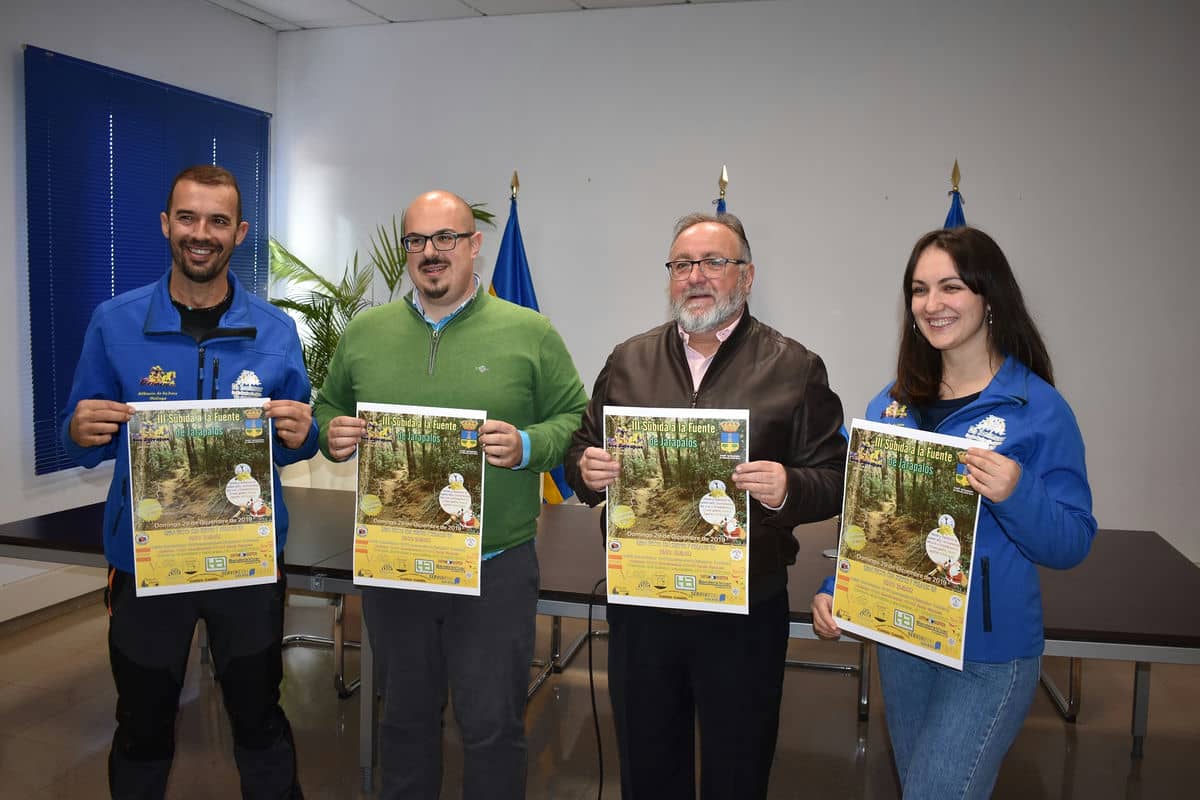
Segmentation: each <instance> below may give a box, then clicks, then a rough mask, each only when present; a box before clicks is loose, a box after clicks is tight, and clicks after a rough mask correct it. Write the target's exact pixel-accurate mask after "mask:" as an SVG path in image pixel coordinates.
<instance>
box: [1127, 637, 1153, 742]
mask: <svg viewBox="0 0 1200 800" xmlns="http://www.w3.org/2000/svg"><path fill="white" fill-rule="evenodd" d="M1149 717H1150V662H1148V661H1137V662H1135V663H1134V665H1133V724H1132V726H1131V728H1132V733H1133V752H1132V753H1130V754H1129V757H1130V758H1141V757H1142V755H1143V752H1144V748H1145V742H1146V723H1147V721H1148V719H1149Z"/></svg>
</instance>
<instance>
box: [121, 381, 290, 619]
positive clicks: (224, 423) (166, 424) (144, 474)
mask: <svg viewBox="0 0 1200 800" xmlns="http://www.w3.org/2000/svg"><path fill="white" fill-rule="evenodd" d="M130 405H132V406H133V408H134V410H135V411H134V415H133V417H132V418H131V419H130V420H129V423H128V425H126V436H127V438H128V445H129V486H130V495H131V499H132V502H133V507H132V512H133V513H132V514H131V515H130V516H131V517H132V518H133V531H132V535H133V560H134V578H135V580H136V586H137V593H138V595H139V596H140V595H156V594H174V593H178V592H191V591H196V590H200V589H223V588H226V587H230V586H247V585H251V584H259V583H274V582H275V579H276V565H275V513H274V509H275V497H274V488H273V487H274V484H273V480H272V476H273V473H272V467H271V446H272V445H271V435H270V425H269V423H268V420H267V418H266V416H265V414H264V412H263V408H262V400H190V401H180V402H147V403H131V404H130Z"/></svg>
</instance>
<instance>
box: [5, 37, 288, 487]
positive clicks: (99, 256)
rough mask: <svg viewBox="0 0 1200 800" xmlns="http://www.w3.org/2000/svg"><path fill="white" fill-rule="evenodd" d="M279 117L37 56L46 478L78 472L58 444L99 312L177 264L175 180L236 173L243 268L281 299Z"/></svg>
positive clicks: (30, 100) (33, 301)
mask: <svg viewBox="0 0 1200 800" xmlns="http://www.w3.org/2000/svg"><path fill="white" fill-rule="evenodd" d="M269 125H270V115H269V114H267V113H265V112H263V111H257V110H255V109H252V108H247V107H245V106H239V105H236V104H234V103H229V102H227V101H224V100H220V99H218V98H215V97H209V96H207V95H203V94H198V93H196V92H191V91H187V90H186V89H180V88H178V87H175V86H170V85H169V84H165V83H159V82H158V81H152V80H149V79H147V78H142V77H139V76H137V75H131V74H129V73H126V72H120V71H118V70H115V69H110V68H108V67H104V66H101V65H99V64H92V63H90V62H87V61H81V60H79V59H77V58H71V57H70V56H65V55H62V54H61V53H54V52H51V51H49V50H43V49H41V48H38V47H33V46H32V45H27V46H26V47H25V170H26V181H27V187H26V192H27V197H28V219H29V222H28V224H29V312H30V335H31V340H32V353H31V357H32V360H33V415H34V456H35V465H34V469H35V472H36V473H37V474H39V475H41V474H44V473H47V472H53V471H55V470H60V469H65V468H66V467H70V466H72V464H71V461H70V460H69V459H68V458H67V456H66V453H65V452H64V451H63V449H62V446H61V445H60V444H59V441H58V435H59V434H58V414H59V412H60V411H62V410H63V405H64V404H65V403H66V400H67V396H68V394H69V393H70V390H71V379H72V377H73V375H74V372H75V365H76V363H77V362H78V360H79V351H80V349H81V348H82V346H83V334H84V331H85V330H86V328H87V324H88V321H89V319H90V318H91V315H92V312H93V311H94V310H95V308H96V306H98V305H99V304H100V303H102V302H104V301H105V300H108V299H109V298H111V297H115V296H116V295H118V294H120V293H122V292H125V291H128V290H129V289H134V288H136V287H138V286H143V285H145V284H147V283H151V282H152V281H154V280H157V279H158V278H159V277H160V276H161V275H162V273H163V271H164V270H166V269H167V268H168V266H169V265H170V263H171V252H170V248H169V247H168V245H167V240H166V239H165V238H163V235H162V231H161V229H160V226H159V216H158V215H159V212H161V211H164V210H165V209H166V203H167V191H168V190H169V189H170V185H171V180H172V178H174V177H175V175H177V174H178V173H179V172H180V171H181V170H183V169H184V168H186V167H189V166H192V165H194V164H216V165H218V166H221V167H224V168H225V169H227V170H229V171H230V172H232V173H233V174H234V176H235V177H236V178H237V181H238V185H239V187H240V188H241V191H242V217H243V218H244V219H246V220H247V221H248V222H249V223H250V233H249V235H248V236H247V237H246V240H245V242H243V243H242V245H241V246H240V247H238V248H237V249H235V250H234V251H233V257H232V259H231V260H230V262H229V263H230V268H231V269H232V270H233V271H234V273H235V274H236V275H237V276H238V278H239V280H241V282H242V285H243V286H244V287H246V288H247V289H248V290H249V291H251V292H253V293H254V294H257V295H259V296H260V297H264V298H265V297H266V294H267V275H268V266H269V256H268V251H267V156H268V145H269Z"/></svg>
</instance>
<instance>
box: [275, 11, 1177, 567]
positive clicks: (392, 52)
mask: <svg viewBox="0 0 1200 800" xmlns="http://www.w3.org/2000/svg"><path fill="white" fill-rule="evenodd" d="M1053 5H1054V8H1053V9H1045V8H1042V7H1041V5H1040V4H1033V3H1030V4H1009V3H1006V4H995V3H976V2H950V3H934V2H930V1H929V0H924V1H923V2H912V3H892V2H888V1H887V0H874V2H858V3H845V2H840V1H839V0H813V2H805V3H803V4H801V3H790V2H763V3H750V4H731V5H729V4H715V5H698V6H672V7H655V8H646V9H626V10H614V11H592V12H584V13H569V14H553V15H535V16H521V17H503V18H481V19H469V20H455V21H449V22H435V23H421V24H407V25H392V26H379V27H366V28H350V29H339V30H323V31H307V32H295V33H286V34H281V35H280V37H279V57H278V106H277V108H278V116H277V117H276V120H275V128H274V131H275V139H274V167H273V169H274V171H273V175H274V194H273V203H274V213H273V217H272V218H273V220H274V231H273V232H274V234H275V235H276V236H277V237H279V238H280V239H281V240H282V241H284V242H285V243H286V244H287V245H288V246H289V247H290V248H291V249H292V250H293V251H294V252H296V253H297V254H298V255H300V256H301V257H302V258H304V259H306V260H308V261H309V262H310V263H312V264H314V265H319V266H321V267H322V268H323V269H324V270H325V271H326V272H328V273H329V274H334V273H336V272H338V271H340V269H341V267H342V266H343V265H344V264H345V263H346V261H347V259H348V258H349V257H350V255H351V252H352V251H353V249H354V248H356V247H359V248H364V249H365V247H366V244H367V239H368V235H369V233H370V231H371V229H372V228H373V226H374V225H375V224H376V223H379V222H382V221H385V220H387V219H388V218H390V216H391V215H392V214H393V213H397V212H399V211H400V210H401V209H402V208H403V206H404V205H405V204H406V203H407V201H408V200H409V199H410V198H411V197H412V196H413V195H415V194H416V193H417V192H419V191H422V190H425V189H428V188H433V187H435V186H445V187H447V188H450V189H453V190H456V191H458V192H459V193H461V194H463V195H465V196H466V197H467V198H468V199H470V200H473V201H486V202H487V203H488V204H489V207H490V208H491V209H493V210H494V211H497V212H498V213H499V218H500V222H501V224H503V220H504V216H505V214H506V212H507V204H506V198H507V184H508V179H509V175H510V174H511V172H512V170H513V169H514V168H519V169H520V172H521V181H522V186H523V190H522V195H521V216H522V221H523V232H524V235H525V244H526V247H527V249H528V252H529V257H530V260H531V263H532V264H533V270H534V280H535V284H536V287H537V291H538V296H539V299H540V301H541V304H542V310H543V311H544V312H546V313H547V314H548V315H549V316H550V317H551V318H552V319H553V320H554V322H555V323H556V325H557V326H558V327H559V329H560V331H561V332H562V333H563V335H564V337H565V338H566V341H567V344H568V346H569V347H570V349H571V351H572V352H573V353H574V355H575V358H576V363H577V364H578V366H579V369H580V372H581V374H582V375H583V377H584V381H585V383H587V384H588V385H589V388H590V385H591V382H592V381H593V380H594V378H595V376H596V374H597V372H598V371H599V369H600V367H601V366H602V364H603V360H604V358H605V356H606V355H607V353H608V352H609V350H610V349H611V347H612V345H613V344H614V343H616V342H617V341H619V340H621V339H623V338H625V337H627V336H629V335H631V334H633V333H636V332H638V331H640V330H643V329H645V328H647V327H650V326H651V325H653V324H655V323H657V322H659V321H660V320H662V319H664V315H665V301H664V285H665V277H664V275H663V268H662V266H661V263H662V261H663V260H664V256H665V255H666V251H667V245H668V239H669V231H670V226H671V224H672V221H673V220H674V219H675V218H676V217H677V216H679V215H681V214H683V213H685V212H688V211H691V210H695V209H698V208H708V207H709V206H708V201H709V200H710V199H711V198H713V197H714V196H715V189H716V187H715V184H716V178H717V175H718V172H719V170H720V166H721V164H722V163H727V164H728V165H729V168H730V176H731V185H730V193H729V202H730V210H731V211H734V212H735V213H738V214H739V215H741V216H742V218H743V220H744V221H745V222H746V225H747V229H748V232H749V235H750V239H751V243H752V245H753V247H754V253H755V261H756V262H757V266H758V279H757V282H756V284H755V296H754V299H753V301H752V307H753V309H754V311H755V313H756V314H757V315H759V316H760V317H761V318H763V319H764V320H766V321H767V322H769V323H770V324H773V325H775V326H776V327H778V328H780V329H781V330H783V331H784V332H785V333H787V334H789V335H792V336H794V337H796V338H798V339H799V340H801V341H803V342H805V343H807V344H809V345H810V346H811V347H813V348H814V349H815V350H816V351H817V352H819V353H821V354H822V355H823V356H824V357H825V359H826V362H827V364H828V366H829V369H830V375H831V380H832V383H833V385H834V387H835V389H837V390H838V391H839V392H840V394H841V395H842V398H843V401H844V403H845V407H846V409H847V412H848V416H853V415H855V414H861V412H862V409H863V408H864V406H865V404H866V401H867V400H868V398H869V396H870V395H872V394H873V393H874V392H875V391H876V390H877V389H878V388H879V387H880V386H881V385H882V384H883V383H884V382H885V381H886V380H887V379H888V377H889V374H890V372H891V370H892V369H893V363H894V357H895V342H896V334H897V328H898V324H899V311H900V285H899V284H900V278H901V273H902V270H903V265H904V261H905V259H906V257H907V254H908V251H909V249H910V248H911V246H912V243H913V242H914V241H915V240H916V238H917V237H918V236H919V235H920V234H921V233H923V232H924V231H926V230H928V229H930V228H933V227H937V226H939V225H940V223H941V221H942V219H943V217H944V215H945V212H946V208H947V197H946V194H945V193H946V189H947V188H948V186H947V176H948V173H949V169H950V166H951V163H952V162H953V160H954V159H955V158H956V157H957V158H958V159H959V160H960V162H961V164H962V167H963V171H964V179H963V192H964V195H965V197H966V201H967V205H966V215H967V219H968V221H970V222H972V223H974V224H977V225H979V226H980V227H982V228H984V229H985V230H988V231H989V232H991V233H992V234H993V235H995V237H996V238H997V240H998V241H999V242H1000V243H1001V245H1002V246H1003V247H1004V248H1005V250H1006V252H1007V253H1008V255H1009V257H1010V260H1011V261H1012V263H1013V264H1014V267H1015V269H1016V270H1017V273H1018V277H1019V279H1020V281H1021V283H1022V286H1023V288H1024V290H1025V292H1026V294H1027V297H1028V298H1029V301H1030V304H1031V306H1032V308H1033V312H1034V314H1035V316H1036V318H1037V319H1038V321H1039V323H1040V325H1041V327H1042V330H1043V333H1044V335H1045V337H1046V339H1047V341H1048V344H1049V347H1050V349H1051V353H1052V355H1053V356H1054V358H1055V363H1056V367H1057V373H1058V379H1059V380H1058V383H1059V385H1060V388H1061V389H1062V391H1063V392H1064V394H1065V395H1066V396H1067V398H1068V400H1069V401H1070V402H1071V403H1072V405H1073V406H1074V408H1075V411H1076V414H1077V415H1078V417H1079V421H1080V424H1081V426H1082V428H1083V432H1084V436H1085V438H1086V440H1087V442H1088V445H1089V449H1088V461H1089V467H1090V470H1091V475H1092V484H1093V489H1094V492H1095V496H1096V512H1097V516H1098V518H1099V520H1100V522H1101V525H1103V526H1106V527H1126V528H1153V529H1156V530H1158V531H1160V532H1161V533H1162V534H1163V535H1164V536H1165V537H1166V538H1167V539H1168V540H1170V541H1171V542H1173V543H1174V544H1175V545H1176V546H1177V547H1179V548H1180V549H1181V550H1183V552H1184V553H1185V554H1186V555H1187V556H1188V557H1190V558H1191V559H1192V560H1200V534H1198V533H1197V525H1196V524H1195V522H1194V521H1193V520H1194V517H1193V515H1192V505H1193V503H1192V497H1191V491H1192V490H1193V487H1194V486H1195V485H1196V478H1195V475H1196V471H1195V469H1194V467H1193V466H1192V463H1191V461H1190V459H1189V458H1188V456H1189V455H1191V454H1192V453H1194V452H1195V451H1196V450H1197V446H1198V445H1200V442H1198V441H1197V435H1196V432H1195V431H1196V425H1195V423H1194V421H1193V419H1192V416H1193V415H1192V414H1191V406H1192V404H1193V398H1195V397H1197V396H1200V381H1198V379H1197V370H1196V368H1195V366H1194V364H1195V356H1196V353H1197V352H1200V322H1197V317H1196V315H1195V312H1194V310H1193V308H1192V307H1193V306H1194V305H1195V304H1196V302H1197V296H1198V295H1200V291H1198V290H1200V270H1198V269H1197V266H1198V265H1197V256H1196V253H1195V250H1194V248H1193V247H1192V246H1191V240H1190V236H1189V233H1190V232H1191V229H1192V228H1193V227H1194V226H1195V224H1196V220H1197V219H1198V216H1200V215H1198V214H1197V211H1198V210H1200V208H1198V206H1200V203H1198V201H1197V199H1196V185H1197V183H1198V180H1197V179H1198V178H1200V170H1198V169H1197V156H1196V151H1195V143H1196V142H1197V141H1200V136H1197V134H1198V133H1200V131H1198V128H1200V125H1198V124H1197V123H1198V122H1200V112H1198V111H1197V106H1196V87H1197V86H1198V85H1200V82H1198V80H1197V78H1198V77H1200V76H1198V74H1197V73H1198V69H1197V67H1198V65H1200V56H1197V55H1196V52H1197V51H1196V48H1195V47H1194V43H1195V41H1196V40H1198V39H1200V19H1198V16H1197V11H1196V10H1195V6H1194V4H1191V3H1184V2H1178V3H1164V2H1157V3H1148V4H1136V5H1135V4H1129V3H1125V2H1111V0H1102V1H1101V2H1072V3H1056V4H1053ZM410 108H411V109H414V110H411V111H410V110H409V109H410ZM498 239H499V232H498V231H497V232H496V233H495V234H492V235H491V236H490V237H488V240H487V242H486V244H485V250H484V257H483V259H482V264H481V266H482V272H483V274H484V278H485V280H486V279H487V278H488V277H489V276H490V273H491V266H492V264H493V263H494V255H495V251H496V245H497V243H498Z"/></svg>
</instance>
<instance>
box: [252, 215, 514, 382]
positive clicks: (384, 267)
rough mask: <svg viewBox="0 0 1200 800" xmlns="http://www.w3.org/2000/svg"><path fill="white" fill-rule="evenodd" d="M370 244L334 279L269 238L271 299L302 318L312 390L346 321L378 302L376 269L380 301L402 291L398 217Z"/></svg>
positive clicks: (487, 220) (488, 220) (483, 218)
mask: <svg viewBox="0 0 1200 800" xmlns="http://www.w3.org/2000/svg"><path fill="white" fill-rule="evenodd" d="M483 205H484V204H483V203H475V204H472V205H471V213H472V215H473V216H474V217H475V219H476V221H478V222H481V223H483V224H485V225H489V226H491V227H493V228H494V227H496V223H495V221H494V220H495V216H496V215H495V214H493V213H492V212H490V211H487V210H485V209H484V208H483ZM370 246H371V251H370V258H369V260H367V261H365V262H360V261H359V257H358V252H357V251H356V252H355V253H354V256H353V257H352V258H351V259H350V263H348V264H347V265H346V267H345V269H343V270H342V275H341V277H340V278H339V279H338V280H336V281H333V280H330V279H329V278H326V277H325V276H324V275H322V274H320V273H319V272H317V271H316V270H314V269H313V268H312V267H310V266H308V265H307V264H305V263H304V262H303V261H301V260H300V259H299V258H297V257H296V256H295V254H293V253H292V252H291V251H289V250H288V249H287V248H286V247H284V246H283V245H282V244H280V243H279V242H278V241H277V240H275V239H271V241H270V245H269V247H270V252H271V283H272V286H273V288H274V291H272V295H274V296H275V299H273V300H272V301H271V302H272V303H273V304H274V305H276V306H277V307H279V308H282V309H284V310H286V311H289V312H291V313H292V314H293V315H294V316H296V317H298V318H299V321H300V322H302V323H303V324H302V326H301V331H300V341H301V345H302V347H303V349H304V366H305V367H306V368H307V369H308V378H309V381H311V382H312V386H313V392H314V393H315V392H316V390H317V389H319V388H321V386H322V385H324V383H325V376H326V375H327V374H328V372H329V361H330V359H332V358H333V351H334V350H335V349H336V348H337V343H338V340H339V339H341V338H342V332H343V331H345V330H346V324H347V323H349V322H350V320H351V319H353V318H354V316H355V315H356V314H358V313H359V312H360V311H362V310H363V309H364V308H368V307H370V306H372V305H376V303H375V302H374V299H373V298H372V296H371V288H372V285H373V283H374V280H375V277H376V274H377V273H378V276H379V277H380V278H382V279H383V284H384V286H385V287H386V288H387V296H386V297H385V298H384V299H383V300H382V301H381V302H382V303H390V302H391V301H392V300H394V299H396V296H397V295H398V294H399V293H400V289H401V285H402V283H403V281H404V270H405V267H406V266H407V265H408V253H407V252H405V250H404V247H403V246H402V245H401V244H400V229H399V227H398V225H397V224H396V218H395V217H392V220H391V225H390V226H388V225H379V226H378V227H377V228H376V229H375V233H374V235H372V237H371V241H370Z"/></svg>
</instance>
